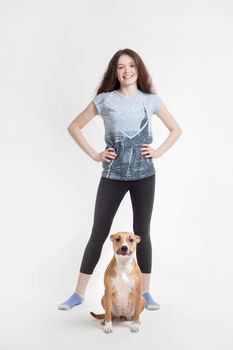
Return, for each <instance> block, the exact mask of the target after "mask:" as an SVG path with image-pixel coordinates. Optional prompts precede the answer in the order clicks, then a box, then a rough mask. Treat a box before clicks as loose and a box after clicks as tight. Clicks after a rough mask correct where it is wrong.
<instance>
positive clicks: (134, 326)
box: [130, 322, 140, 333]
mask: <svg viewBox="0 0 233 350" xmlns="http://www.w3.org/2000/svg"><path fill="white" fill-rule="evenodd" d="M139 324H140V322H132V323H131V327H130V330H131V332H133V333H137V332H139Z"/></svg>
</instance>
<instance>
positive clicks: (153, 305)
mask: <svg viewBox="0 0 233 350" xmlns="http://www.w3.org/2000/svg"><path fill="white" fill-rule="evenodd" d="M142 296H143V297H144V299H145V300H146V308H147V309H148V310H159V309H160V305H159V304H158V303H157V302H156V301H155V300H154V299H153V298H152V296H151V295H150V293H149V292H144V293H143V294H142Z"/></svg>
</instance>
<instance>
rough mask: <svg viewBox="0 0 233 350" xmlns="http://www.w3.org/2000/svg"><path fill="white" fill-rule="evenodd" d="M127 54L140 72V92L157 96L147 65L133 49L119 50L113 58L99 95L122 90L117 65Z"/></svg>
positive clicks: (138, 83)
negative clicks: (121, 57) (122, 56)
mask: <svg viewBox="0 0 233 350" xmlns="http://www.w3.org/2000/svg"><path fill="white" fill-rule="evenodd" d="M123 54H126V55H129V56H130V57H132V58H133V60H134V62H135V65H136V67H137V70H138V79H137V87H138V89H139V90H141V91H143V92H147V93H151V94H156V89H155V88H154V86H153V84H152V79H151V77H150V74H149V73H148V71H147V69H146V66H145V64H144V63H143V61H142V59H141V57H140V56H139V54H137V52H135V51H133V50H131V49H127V48H126V49H123V50H118V51H117V52H116V53H115V54H114V55H113V57H112V58H111V60H110V62H109V64H108V67H107V70H106V71H105V73H104V75H103V78H102V81H101V83H100V85H99V87H98V88H97V93H96V94H97V95H98V94H100V93H101V92H110V91H113V90H117V89H119V88H120V82H119V80H118V78H117V74H116V72H117V63H118V59H119V58H120V56H121V55H123Z"/></svg>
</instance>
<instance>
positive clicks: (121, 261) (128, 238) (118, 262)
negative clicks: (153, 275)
mask: <svg viewBox="0 0 233 350" xmlns="http://www.w3.org/2000/svg"><path fill="white" fill-rule="evenodd" d="M110 239H111V241H112V242H113V250H114V256H113V258H112V260H111V261H110V263H109V265H108V266H107V268H106V270H105V274H104V286H105V293H104V295H103V297H102V299H101V303H102V306H103V308H104V310H105V314H95V313H93V312H91V315H92V316H93V317H95V318H97V319H104V320H103V321H102V324H103V326H104V332H105V333H110V332H112V320H113V319H114V318H120V320H132V323H131V328H130V330H131V331H132V332H138V331H139V325H140V320H139V315H140V313H141V312H142V311H143V310H144V308H145V306H146V302H145V299H144V298H143V296H142V274H141V270H140V268H139V266H138V264H137V262H136V260H135V258H134V253H135V251H136V246H137V244H138V243H139V242H140V241H141V238H140V236H138V235H135V234H133V233H131V232H117V233H115V234H113V235H111V236H110Z"/></svg>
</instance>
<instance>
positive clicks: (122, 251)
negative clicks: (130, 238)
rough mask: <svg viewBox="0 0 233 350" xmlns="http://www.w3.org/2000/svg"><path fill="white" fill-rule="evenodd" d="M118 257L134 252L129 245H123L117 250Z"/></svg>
mask: <svg viewBox="0 0 233 350" xmlns="http://www.w3.org/2000/svg"><path fill="white" fill-rule="evenodd" d="M117 254H118V255H131V254H132V252H131V251H130V250H129V248H128V247H127V245H122V246H121V247H120V248H119V249H118V250H117Z"/></svg>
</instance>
